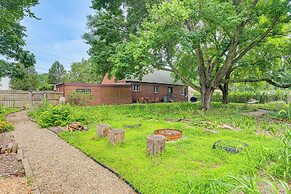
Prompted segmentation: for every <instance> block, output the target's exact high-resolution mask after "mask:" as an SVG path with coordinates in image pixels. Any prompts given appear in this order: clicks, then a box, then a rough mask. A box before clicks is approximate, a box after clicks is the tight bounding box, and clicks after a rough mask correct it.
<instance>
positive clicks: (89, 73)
mask: <svg viewBox="0 0 291 194" xmlns="http://www.w3.org/2000/svg"><path fill="white" fill-rule="evenodd" d="M101 79H102V76H100V75H98V74H97V73H96V69H95V68H94V65H93V63H92V62H91V61H90V60H82V61H81V62H78V63H73V64H72V65H71V70H70V71H68V72H67V75H66V78H65V80H66V82H78V83H100V81H101Z"/></svg>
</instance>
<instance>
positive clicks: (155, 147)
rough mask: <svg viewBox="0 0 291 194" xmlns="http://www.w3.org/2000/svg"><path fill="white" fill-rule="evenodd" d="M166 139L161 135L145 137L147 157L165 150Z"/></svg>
mask: <svg viewBox="0 0 291 194" xmlns="http://www.w3.org/2000/svg"><path fill="white" fill-rule="evenodd" d="M165 142H166V137H165V136H163V135H150V136H148V137H147V155H153V156H156V155H158V154H160V153H162V152H163V151H164V150H165Z"/></svg>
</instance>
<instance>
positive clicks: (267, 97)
mask: <svg viewBox="0 0 291 194" xmlns="http://www.w3.org/2000/svg"><path fill="white" fill-rule="evenodd" d="M287 94H288V91H282V90H274V91H245V92H234V91H232V92H230V93H229V95H228V99H229V102H232V103H246V102H247V101H248V100H250V99H255V100H258V101H260V103H268V102H273V101H286V99H287ZM195 96H196V97H198V99H201V96H200V94H196V95H195ZM212 101H213V102H221V101H222V93H220V92H215V93H214V94H213V97H212Z"/></svg>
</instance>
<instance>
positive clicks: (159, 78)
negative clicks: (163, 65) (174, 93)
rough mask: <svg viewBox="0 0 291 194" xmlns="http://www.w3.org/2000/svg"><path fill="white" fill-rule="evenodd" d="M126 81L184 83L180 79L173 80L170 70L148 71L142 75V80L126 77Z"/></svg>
mask: <svg viewBox="0 0 291 194" xmlns="http://www.w3.org/2000/svg"><path fill="white" fill-rule="evenodd" d="M126 81H130V82H145V83H159V84H174V85H185V84H183V83H182V82H181V81H180V80H178V81H175V79H174V78H173V77H172V76H171V72H169V71H162V70H157V71H154V72H153V73H149V74H147V75H145V76H143V78H142V80H139V79H136V78H133V77H132V78H130V79H126Z"/></svg>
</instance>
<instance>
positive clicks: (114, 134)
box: [108, 129, 125, 145]
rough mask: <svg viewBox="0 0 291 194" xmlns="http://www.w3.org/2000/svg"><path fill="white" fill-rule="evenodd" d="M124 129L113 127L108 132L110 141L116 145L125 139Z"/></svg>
mask: <svg viewBox="0 0 291 194" xmlns="http://www.w3.org/2000/svg"><path fill="white" fill-rule="evenodd" d="M124 133H125V132H124V130H121V129H113V130H110V131H109V132H108V141H109V143H111V144H113V145H115V144H118V143H122V142H123V141H124Z"/></svg>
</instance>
